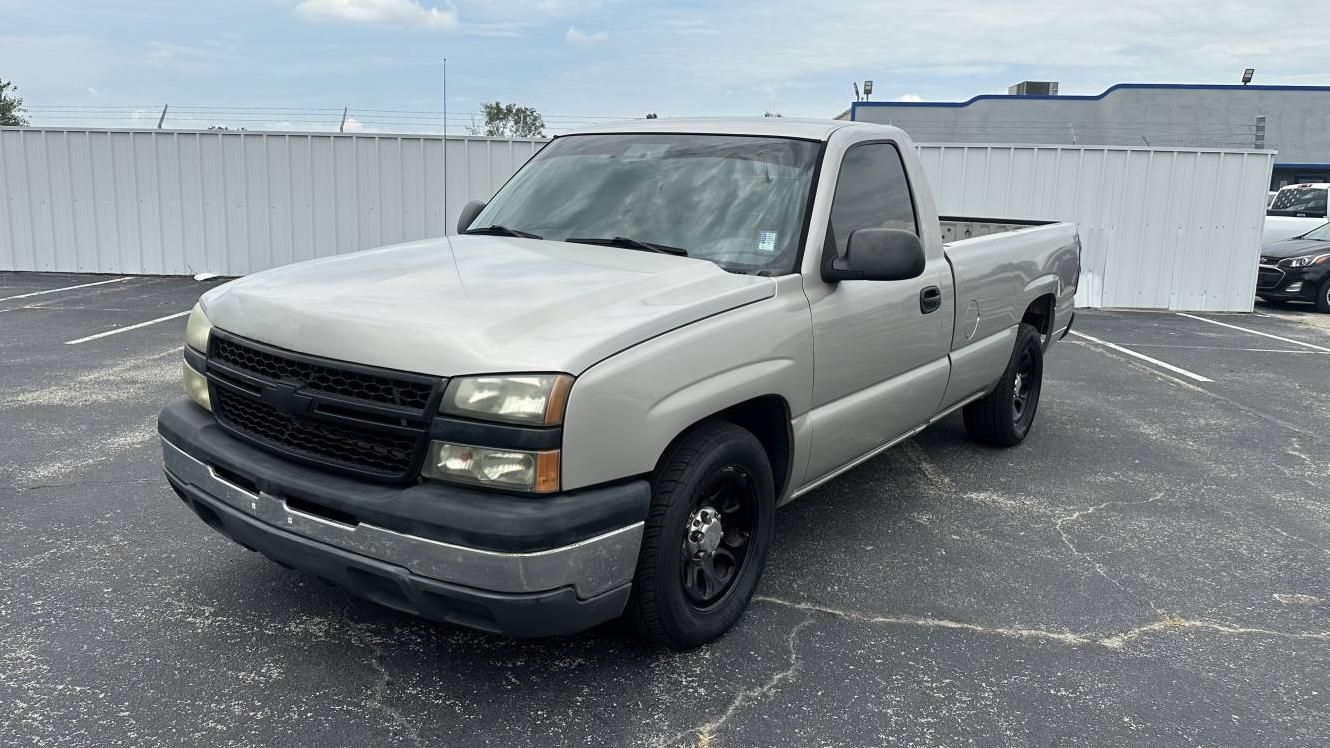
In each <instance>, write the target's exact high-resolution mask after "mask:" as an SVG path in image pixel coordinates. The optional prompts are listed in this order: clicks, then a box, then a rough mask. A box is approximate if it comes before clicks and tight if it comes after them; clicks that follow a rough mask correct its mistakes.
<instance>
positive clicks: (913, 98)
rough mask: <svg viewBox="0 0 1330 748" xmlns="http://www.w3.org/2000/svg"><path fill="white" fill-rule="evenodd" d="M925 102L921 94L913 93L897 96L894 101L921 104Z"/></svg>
mask: <svg viewBox="0 0 1330 748" xmlns="http://www.w3.org/2000/svg"><path fill="white" fill-rule="evenodd" d="M923 100H924V97H922V96H920V95H919V94H912V93H907V94H901V95H900V96H897V97H896V98H895V99H893V101H908V102H912V103H913V102H920V101H923Z"/></svg>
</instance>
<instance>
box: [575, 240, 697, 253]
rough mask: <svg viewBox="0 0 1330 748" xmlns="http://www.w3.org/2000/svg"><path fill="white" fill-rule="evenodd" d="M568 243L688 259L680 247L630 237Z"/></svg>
mask: <svg viewBox="0 0 1330 748" xmlns="http://www.w3.org/2000/svg"><path fill="white" fill-rule="evenodd" d="M564 241H566V242H572V243H574V244H595V245H598V246H601V247H623V248H624V249H640V250H642V251H644V252H658V253H660V254H663V255H676V256H678V257H687V256H688V250H686V249H681V248H679V247H671V246H670V245H668V244H654V243H652V242H644V241H639V240H637V239H633V238H632V237H628V236H616V237H614V238H612V239H597V238H594V237H578V238H568V239H564Z"/></svg>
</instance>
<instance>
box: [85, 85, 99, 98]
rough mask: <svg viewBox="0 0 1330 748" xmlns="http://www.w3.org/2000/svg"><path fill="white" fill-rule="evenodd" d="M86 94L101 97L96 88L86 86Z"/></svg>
mask: <svg viewBox="0 0 1330 748" xmlns="http://www.w3.org/2000/svg"><path fill="white" fill-rule="evenodd" d="M88 93H90V94H92V95H93V96H101V95H102V90H101V89H100V88H98V87H96V86H88Z"/></svg>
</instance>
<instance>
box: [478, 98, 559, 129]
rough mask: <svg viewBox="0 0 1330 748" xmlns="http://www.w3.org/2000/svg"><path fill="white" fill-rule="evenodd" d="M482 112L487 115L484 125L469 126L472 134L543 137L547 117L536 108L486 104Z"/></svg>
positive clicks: (481, 108)
mask: <svg viewBox="0 0 1330 748" xmlns="http://www.w3.org/2000/svg"><path fill="white" fill-rule="evenodd" d="M480 113H481V114H483V115H485V124H484V126H483V127H474V126H472V127H468V128H467V130H469V131H470V132H471V134H472V135H486V136H488V137H491V138H543V137H545V118H544V117H541V116H540V112H537V111H536V110H535V109H534V108H532V107H529V106H518V105H516V104H501V103H499V102H497V101H496V102H494V103H493V104H484V105H482V106H481V107H480Z"/></svg>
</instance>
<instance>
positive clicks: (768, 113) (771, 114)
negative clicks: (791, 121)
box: [762, 109, 785, 117]
mask: <svg viewBox="0 0 1330 748" xmlns="http://www.w3.org/2000/svg"><path fill="white" fill-rule="evenodd" d="M762 116H763V117H784V116H785V115H783V114H781V113H780V112H773V111H771V110H770V109H768V110H767V111H765V112H763V113H762Z"/></svg>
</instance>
